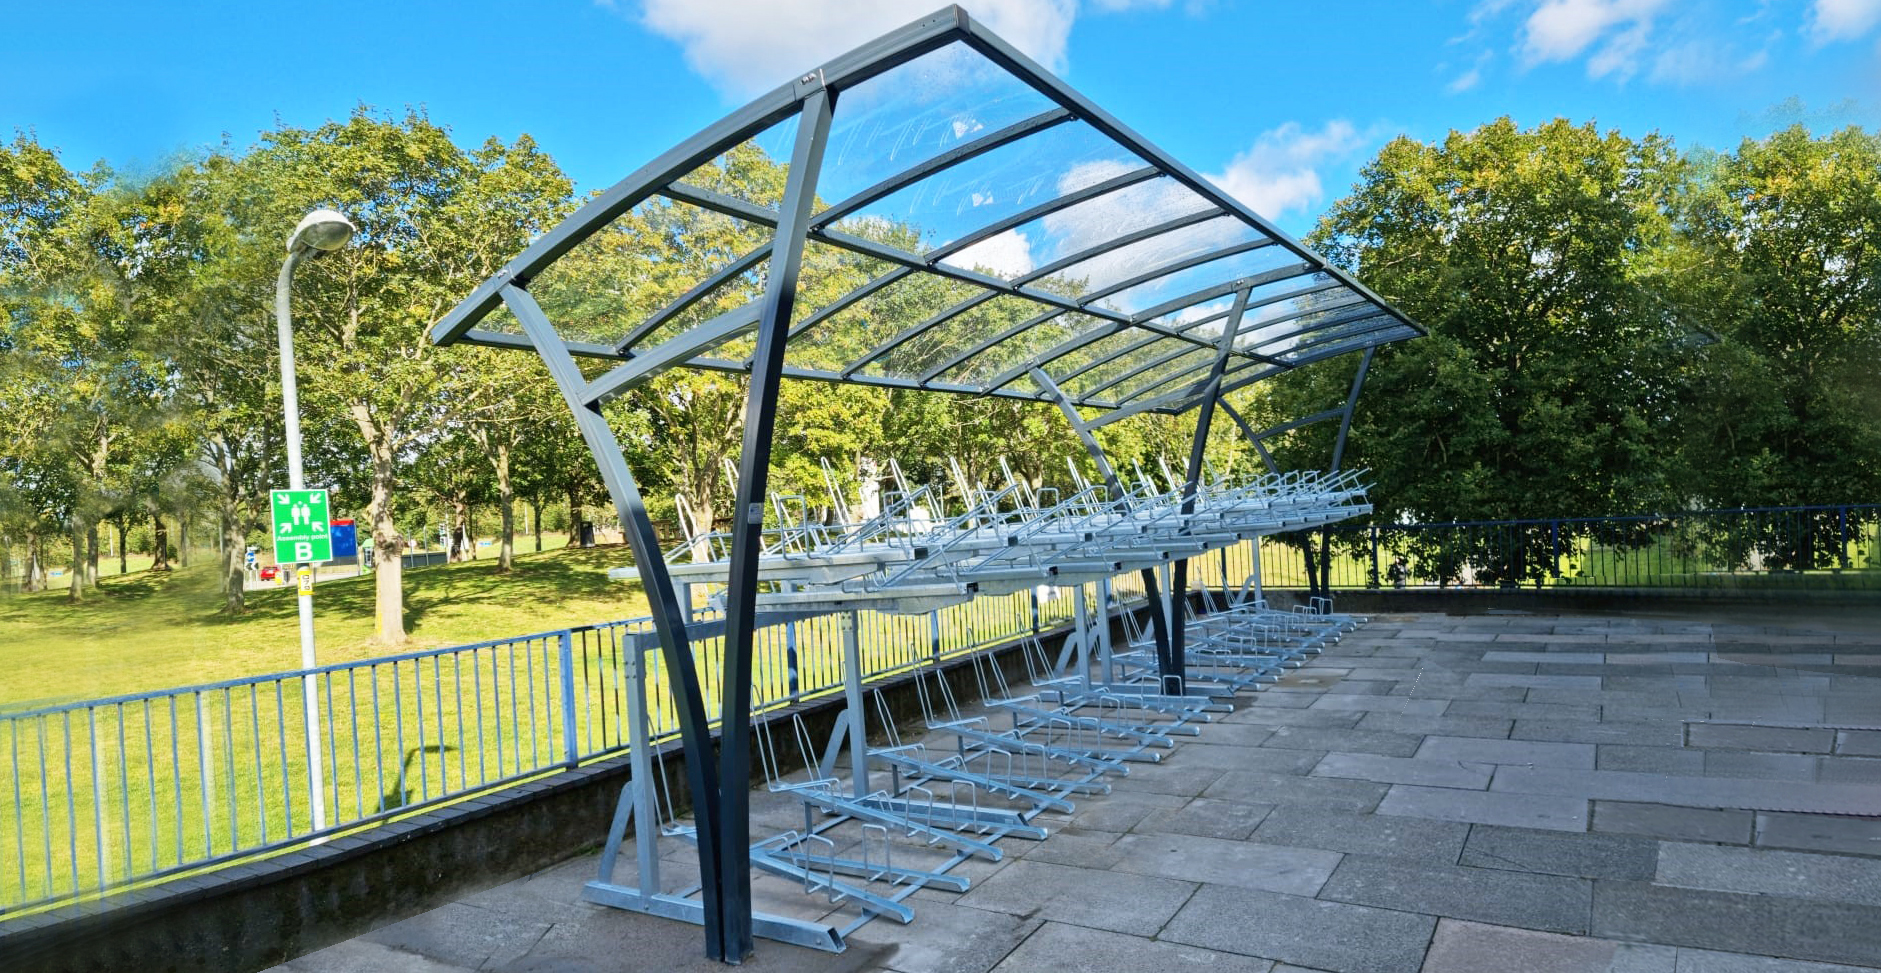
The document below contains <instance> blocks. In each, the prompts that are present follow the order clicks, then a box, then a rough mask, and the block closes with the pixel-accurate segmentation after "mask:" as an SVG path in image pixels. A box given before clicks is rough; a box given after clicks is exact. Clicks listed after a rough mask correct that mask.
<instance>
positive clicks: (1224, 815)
mask: <svg viewBox="0 0 1881 973" xmlns="http://www.w3.org/2000/svg"><path fill="white" fill-rule="evenodd" d="M1278 806H1279V805H1277V804H1260V803H1247V802H1243V801H1218V800H1215V799H1213V798H1207V797H1198V798H1196V799H1195V800H1192V801H1190V802H1189V803H1187V804H1184V805H1183V806H1181V807H1179V808H1159V809H1157V810H1155V811H1152V812H1150V813H1149V814H1147V815H1144V817H1143V819H1142V820H1140V821H1138V822H1137V824H1136V827H1135V828H1134V829H1133V830H1134V831H1135V832H1136V833H1138V834H1154V833H1165V834H1187V835H1195V836H1197V837H1202V838H1227V839H1230V840H1236V841H1238V840H1242V839H1245V838H1247V837H1248V836H1249V835H1251V834H1253V833H1254V829H1255V828H1257V827H1259V826H1260V824H1261V823H1262V822H1263V821H1265V820H1266V819H1267V817H1268V816H1269V815H1270V814H1271V813H1272V812H1273V810H1274V809H1275V808H1276V807H1278Z"/></svg>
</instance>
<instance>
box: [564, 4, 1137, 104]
mask: <svg viewBox="0 0 1881 973" xmlns="http://www.w3.org/2000/svg"><path fill="white" fill-rule="evenodd" d="M599 2H601V4H602V5H603V6H609V7H613V6H617V4H616V3H613V2H609V0H599ZM1097 5H1098V6H1099V7H1100V8H1103V9H1122V8H1123V7H1125V6H1142V5H1146V4H1144V3H1143V2H1142V0H1136V2H1131V0H1123V2H1121V3H1119V2H1116V0H1111V2H1104V3H1099V4H1097ZM1147 5H1151V6H1156V5H1159V4H1155V3H1150V4H1147ZM639 6H640V20H641V22H642V23H643V24H644V25H645V26H646V27H647V29H648V30H651V31H652V32H654V33H656V34H659V35H661V36H662V37H667V38H670V39H671V40H673V41H675V42H677V43H678V44H679V46H680V48H681V49H682V50H683V51H684V52H685V57H686V63H688V64H690V65H691V66H692V68H693V70H695V71H697V72H699V74H700V75H701V76H703V77H705V78H706V79H707V80H709V81H710V82H711V83H712V84H714V85H715V86H717V87H718V88H720V89H721V90H723V91H725V92H726V93H728V94H731V95H733V96H749V95H752V94H756V93H758V92H761V91H765V90H768V89H770V88H773V87H775V86H777V85H779V84H782V83H784V82H785V81H788V80H790V79H791V78H792V77H794V76H795V75H796V74H797V73H798V72H801V71H805V70H808V69H810V68H813V67H816V66H817V65H819V64H822V63H823V62H825V61H828V60H829V59H831V58H833V57H836V56H837V55H840V54H842V53H843V52H845V51H848V50H850V49H852V48H854V47H856V46H857V45H859V44H863V43H866V42H868V41H869V40H872V39H874V38H876V37H879V36H881V35H882V34H885V33H887V32H888V31H891V30H894V29H895V28H897V27H901V26H903V25H905V24H908V23H911V22H913V21H915V20H917V19H919V18H921V17H923V16H926V15H927V14H931V13H933V12H934V9H935V2H934V0H641V2H640V4H639ZM1077 13H1078V0H976V2H975V3H974V7H973V15H974V16H975V17H976V18H978V19H979V20H980V21H981V22H982V23H984V24H986V26H988V27H990V28H992V30H993V31H994V32H995V33H997V34H998V35H999V36H1001V37H1003V38H1005V39H1006V40H1007V41H1008V42H1009V43H1011V44H1012V45H1014V46H1015V47H1017V48H1018V49H1019V50H1021V51H1023V52H1025V53H1026V54H1027V55H1029V56H1030V57H1032V58H1033V59H1034V60H1037V61H1039V62H1040V63H1042V64H1044V65H1045V66H1046V67H1047V68H1049V69H1051V70H1053V71H1063V70H1064V68H1065V45H1066V41H1067V40H1068V39H1069V37H1070V34H1071V24H1072V22H1073V21H1074V20H1075V19H1077Z"/></svg>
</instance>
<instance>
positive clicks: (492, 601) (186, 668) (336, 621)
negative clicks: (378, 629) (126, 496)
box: [0, 539, 646, 711]
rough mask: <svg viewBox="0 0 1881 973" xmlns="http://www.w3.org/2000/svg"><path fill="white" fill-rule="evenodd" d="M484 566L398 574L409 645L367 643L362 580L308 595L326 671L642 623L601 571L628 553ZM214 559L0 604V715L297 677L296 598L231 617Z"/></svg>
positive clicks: (637, 605)
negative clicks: (76, 597) (79, 593)
mask: <svg viewBox="0 0 1881 973" xmlns="http://www.w3.org/2000/svg"><path fill="white" fill-rule="evenodd" d="M529 545H530V542H529V540H527V539H522V540H521V542H520V543H519V545H518V546H520V547H524V548H527V547H528V546H529ZM484 554H485V556H483V557H482V558H480V559H479V560H476V561H469V562H465V563H462V564H451V565H444V566H440V567H434V568H423V569H419V570H415V571H407V572H405V628H406V631H407V633H408V634H409V635H410V641H409V642H408V643H407V644H406V645H405V646H400V647H387V646H381V645H373V644H371V643H370V641H369V640H370V638H371V636H372V632H373V627H374V626H373V617H372V605H373V579H372V576H371V575H367V576H364V577H356V578H345V579H339V580H331V581H322V582H321V583H320V586H319V588H318V589H316V591H315V594H314V612H315V622H314V637H315V641H316V645H317V646H318V651H319V657H320V661H321V663H322V664H330V663H336V662H347V661H353V660H358V659H366V658H371V657H373V656H381V655H386V654H389V653H391V652H395V651H405V650H410V649H418V648H428V647H433V646H442V645H454V644H460V643H466V642H477V641H482V640H485V639H494V638H503V637H507V636H512V635H521V634H524V633H527V632H538V631H543V630H545V629H554V628H563V627H566V626H569V625H576V624H582V623H587V622H599V621H611V620H615V619H621V618H632V617H635V616H639V615H644V614H646V599H645V598H644V597H643V596H642V595H641V594H640V587H639V585H638V584H637V583H621V582H615V581H609V580H608V579H607V569H608V568H611V567H619V566H621V565H624V564H627V563H629V561H630V560H631V555H630V554H629V553H628V551H627V548H625V547H604V548H592V549H588V550H581V549H573V550H570V549H562V550H554V551H544V552H543V553H541V554H535V553H526V554H519V555H518V556H517V558H516V567H515V570H514V571H513V572H511V573H510V574H509V575H507V576H505V575H501V574H498V573H497V570H496V558H495V557H494V555H493V554H490V553H489V552H487V551H486V552H484ZM209 560H212V559H208V558H204V559H199V560H198V561H197V563H196V564H195V565H194V566H192V567H190V568H188V569H186V570H177V571H174V572H170V573H168V574H151V573H149V572H148V571H145V572H140V573H133V574H128V575H123V576H117V577H107V578H104V579H103V580H102V581H101V582H100V588H99V590H98V591H97V592H94V593H92V594H91V595H89V596H88V598H87V600H86V601H85V602H84V603H82V604H79V605H72V604H70V603H68V602H67V600H66V592H65V590H64V589H63V588H60V589H56V590H53V591H47V592H41V593H38V594H30V595H17V596H8V597H0V711H6V710H19V709H23V708H29V707H31V706H33V705H38V704H43V703H51V702H61V701H66V700H74V699H88V698H97V697H101V696H112V695H118V694H124V693H136V692H145V691H149V690H156V689H168V688H172V687H177V686H185V685H192V684H196V683H204V682H214V681H217V680H222V679H233V678H238V677H242V676H255V675H263V674H266V673H272V672H282V671H286V670H291V669H294V668H297V667H298V666H299V664H300V630H299V625H298V621H297V615H296V608H295V604H294V592H293V589H292V588H281V589H278V590H266V591H251V592H249V593H248V606H249V608H248V611H247V613H246V614H244V615H242V616H241V617H239V618H230V617H226V616H224V615H222V614H220V609H221V606H222V595H221V592H220V590H219V586H218V584H217V578H216V572H215V568H214V567H213V566H211V565H210V564H209V563H208V561H209ZM113 567H115V564H113Z"/></svg>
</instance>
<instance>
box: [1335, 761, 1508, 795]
mask: <svg viewBox="0 0 1881 973" xmlns="http://www.w3.org/2000/svg"><path fill="white" fill-rule="evenodd" d="M1494 770H1495V767H1494V766H1493V765H1491V764H1483V763H1477V764H1472V763H1464V762H1462V761H1458V760H1445V759H1441V758H1436V759H1432V758H1425V757H1381V756H1378V755H1377V754H1370V753H1329V754H1327V755H1326V756H1325V757H1324V758H1323V759H1321V760H1320V762H1319V765H1318V766H1316V767H1314V768H1313V776H1315V777H1343V778H1346V779H1350V780H1370V781H1377V782H1379V783H1383V784H1422V785H1425V786H1428V787H1460V788H1467V789H1470V790H1478V791H1480V790H1487V789H1488V787H1489V778H1490V774H1491V773H1492V772H1493V771H1494Z"/></svg>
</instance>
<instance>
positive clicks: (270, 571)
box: [261, 564, 281, 581]
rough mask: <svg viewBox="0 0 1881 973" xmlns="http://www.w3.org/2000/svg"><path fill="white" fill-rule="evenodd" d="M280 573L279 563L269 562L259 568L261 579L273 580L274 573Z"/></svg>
mask: <svg viewBox="0 0 1881 973" xmlns="http://www.w3.org/2000/svg"><path fill="white" fill-rule="evenodd" d="M280 573H281V567H280V565H278V564H270V565H268V566H267V567H264V568H262V569H261V580H263V581H273V580H274V577H275V575H277V574H280Z"/></svg>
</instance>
